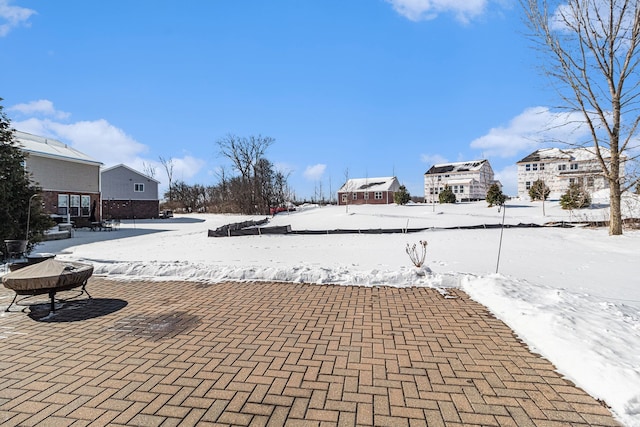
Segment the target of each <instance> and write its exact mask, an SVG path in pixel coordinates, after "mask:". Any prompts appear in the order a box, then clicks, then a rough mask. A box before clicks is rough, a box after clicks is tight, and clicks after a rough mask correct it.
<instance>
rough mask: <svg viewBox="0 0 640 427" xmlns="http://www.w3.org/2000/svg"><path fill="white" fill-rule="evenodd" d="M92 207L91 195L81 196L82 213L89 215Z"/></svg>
mask: <svg viewBox="0 0 640 427" xmlns="http://www.w3.org/2000/svg"><path fill="white" fill-rule="evenodd" d="M89 209H91V196H80V215H82V216H89Z"/></svg>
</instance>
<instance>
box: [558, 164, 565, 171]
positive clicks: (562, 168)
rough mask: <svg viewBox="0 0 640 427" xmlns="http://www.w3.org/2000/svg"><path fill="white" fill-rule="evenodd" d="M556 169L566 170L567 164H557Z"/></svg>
mask: <svg viewBox="0 0 640 427" xmlns="http://www.w3.org/2000/svg"><path fill="white" fill-rule="evenodd" d="M558 170H559V171H566V170H567V165H564V164H563V165H558Z"/></svg>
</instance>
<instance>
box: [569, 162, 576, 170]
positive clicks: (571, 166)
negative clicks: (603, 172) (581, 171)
mask: <svg viewBox="0 0 640 427" xmlns="http://www.w3.org/2000/svg"><path fill="white" fill-rule="evenodd" d="M569 169H571V170H572V171H576V170H578V164H577V163H571V165H569Z"/></svg>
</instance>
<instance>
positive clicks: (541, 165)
mask: <svg viewBox="0 0 640 427" xmlns="http://www.w3.org/2000/svg"><path fill="white" fill-rule="evenodd" d="M540 170H541V171H543V170H544V163H540Z"/></svg>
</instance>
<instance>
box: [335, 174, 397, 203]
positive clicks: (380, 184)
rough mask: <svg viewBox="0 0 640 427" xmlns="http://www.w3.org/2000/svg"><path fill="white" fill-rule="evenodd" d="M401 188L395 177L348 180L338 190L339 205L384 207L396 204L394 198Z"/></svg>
mask: <svg viewBox="0 0 640 427" xmlns="http://www.w3.org/2000/svg"><path fill="white" fill-rule="evenodd" d="M399 188H400V183H399V182H398V178H396V177H395V176H392V177H385V178H358V179H350V180H348V181H347V182H346V183H345V184H344V185H343V186H342V187H340V189H339V190H338V204H339V205H347V204H349V205H367V204H371V205H384V204H391V203H394V201H393V196H394V195H395V193H396V191H398V189H399Z"/></svg>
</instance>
